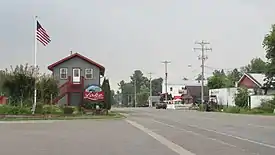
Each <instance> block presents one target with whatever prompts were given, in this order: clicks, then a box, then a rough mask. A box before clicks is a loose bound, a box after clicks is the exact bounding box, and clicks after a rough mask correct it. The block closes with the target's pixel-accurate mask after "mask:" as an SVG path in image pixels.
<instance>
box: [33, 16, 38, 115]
mask: <svg viewBox="0 0 275 155" xmlns="http://www.w3.org/2000/svg"><path fill="white" fill-rule="evenodd" d="M34 25H35V27H34V30H35V31H34V95H33V98H34V99H33V107H32V114H34V113H35V108H36V98H37V96H36V95H37V88H36V78H37V63H36V55H37V39H36V31H37V16H35V20H34Z"/></svg>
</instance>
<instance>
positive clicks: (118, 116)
mask: <svg viewBox="0 0 275 155" xmlns="http://www.w3.org/2000/svg"><path fill="white" fill-rule="evenodd" d="M123 118H125V116H124V115H121V114H120V113H117V112H110V113H109V114H108V115H74V116H59V117H47V118H45V117H40V118H38V117H33V118H32V117H24V118H23V117H16V118H10V117H5V118H0V121H26V120H80V119H93V120H104V119H123Z"/></svg>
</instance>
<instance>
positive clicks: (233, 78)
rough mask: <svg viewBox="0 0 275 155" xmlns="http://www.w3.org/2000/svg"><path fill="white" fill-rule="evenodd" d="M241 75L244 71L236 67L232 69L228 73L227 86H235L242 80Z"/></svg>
mask: <svg viewBox="0 0 275 155" xmlns="http://www.w3.org/2000/svg"><path fill="white" fill-rule="evenodd" d="M241 76H242V73H241V72H239V71H238V69H237V68H235V69H233V70H232V71H230V72H229V73H228V74H227V79H228V83H227V86H228V87H234V86H235V83H236V82H238V81H239V80H240V78H241Z"/></svg>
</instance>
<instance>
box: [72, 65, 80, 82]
mask: <svg viewBox="0 0 275 155" xmlns="http://www.w3.org/2000/svg"><path fill="white" fill-rule="evenodd" d="M80 80H81V79H80V68H74V69H73V83H80Z"/></svg>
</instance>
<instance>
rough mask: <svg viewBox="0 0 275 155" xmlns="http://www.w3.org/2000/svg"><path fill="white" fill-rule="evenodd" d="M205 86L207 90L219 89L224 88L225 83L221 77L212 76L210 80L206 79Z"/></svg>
mask: <svg viewBox="0 0 275 155" xmlns="http://www.w3.org/2000/svg"><path fill="white" fill-rule="evenodd" d="M207 86H208V88H209V89H219V88H224V87H225V82H224V79H223V77H221V76H217V75H213V76H211V77H210V78H208V82H207Z"/></svg>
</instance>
